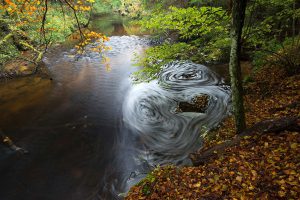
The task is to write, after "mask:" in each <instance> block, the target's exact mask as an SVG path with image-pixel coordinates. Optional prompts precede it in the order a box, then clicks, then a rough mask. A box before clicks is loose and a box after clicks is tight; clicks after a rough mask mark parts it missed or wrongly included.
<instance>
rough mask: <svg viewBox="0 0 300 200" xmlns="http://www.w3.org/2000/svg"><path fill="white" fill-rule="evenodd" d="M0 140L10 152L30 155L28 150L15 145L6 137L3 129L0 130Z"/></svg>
mask: <svg viewBox="0 0 300 200" xmlns="http://www.w3.org/2000/svg"><path fill="white" fill-rule="evenodd" d="M0 140H1V143H3V144H4V145H5V146H6V147H8V148H9V149H10V150H12V151H14V152H18V153H20V154H27V153H28V151H27V150H25V149H23V148H21V147H18V146H17V145H15V144H14V142H13V141H12V140H11V139H10V138H9V137H8V136H6V135H5V134H4V133H3V131H2V130H1V129H0Z"/></svg>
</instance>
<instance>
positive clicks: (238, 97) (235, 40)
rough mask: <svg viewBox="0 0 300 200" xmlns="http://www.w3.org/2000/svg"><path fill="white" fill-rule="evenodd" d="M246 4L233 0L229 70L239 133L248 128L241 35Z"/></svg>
mask: <svg viewBox="0 0 300 200" xmlns="http://www.w3.org/2000/svg"><path fill="white" fill-rule="evenodd" d="M246 5H247V0H233V1H232V24H231V25H232V27H231V52H230V63H229V71H230V78H231V88H232V101H233V110H234V117H235V123H236V129H237V132H238V133H240V132H242V131H243V130H244V129H245V128H246V122H245V111H244V100H243V86H242V78H241V65H240V54H241V35H242V29H243V26H244V19H245V10H246Z"/></svg>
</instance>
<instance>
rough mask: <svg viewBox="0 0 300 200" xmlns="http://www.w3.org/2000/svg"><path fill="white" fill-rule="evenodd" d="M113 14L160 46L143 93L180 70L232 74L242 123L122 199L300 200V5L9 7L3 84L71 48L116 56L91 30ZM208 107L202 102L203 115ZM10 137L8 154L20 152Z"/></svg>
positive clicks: (224, 127) (185, 1)
mask: <svg viewBox="0 0 300 200" xmlns="http://www.w3.org/2000/svg"><path fill="white" fill-rule="evenodd" d="M104 13H114V14H116V15H120V16H123V17H127V18H129V19H130V21H131V23H132V24H135V25H137V26H138V27H139V28H140V31H141V32H143V33H145V35H146V34H147V35H150V37H151V40H152V43H153V45H151V46H150V47H148V48H147V49H146V50H145V51H144V53H143V54H142V55H140V54H136V55H135V58H134V62H135V64H136V65H137V66H142V68H141V69H140V70H138V71H136V72H134V73H133V74H132V77H133V79H134V80H135V84H139V83H143V82H149V81H151V80H153V79H157V77H158V75H159V73H160V71H161V70H162V69H163V67H164V66H165V65H166V64H167V63H169V62H171V61H174V60H179V61H180V60H189V61H192V62H194V63H197V64H202V65H206V66H215V67H217V68H218V67H219V68H225V69H226V72H227V76H226V77H225V78H226V80H225V82H226V84H227V85H230V88H231V92H232V93H231V94H232V107H233V109H232V114H231V115H230V116H228V117H227V118H226V119H225V120H224V121H222V122H221V124H220V125H219V126H218V127H217V128H214V129H213V130H211V131H210V133H209V134H207V136H206V137H205V138H204V144H203V146H202V147H201V148H200V149H198V150H197V151H196V152H193V153H191V154H190V156H189V157H190V159H191V160H192V163H193V166H174V165H163V166H159V165H158V166H154V167H153V169H152V171H151V172H149V173H148V174H147V176H146V177H145V178H144V179H143V180H142V181H140V182H139V183H138V184H136V185H134V186H133V187H132V188H131V189H130V190H129V192H128V193H127V194H122V195H121V196H123V197H124V198H125V199H128V200H131V199H132V200H136V199H295V200H296V199H299V198H300V134H299V133H300V118H299V117H300V2H299V1H297V0H285V1H282V0H241V1H238V0H221V1H220V0H2V2H1V4H0V80H1V81H2V80H8V79H15V78H18V77H24V76H31V75H32V74H36V73H43V70H44V69H45V66H43V57H44V55H45V54H47V52H48V50H49V49H51V48H52V47H53V46H55V45H58V44H63V43H64V42H66V41H70V40H72V41H73V42H74V41H75V43H76V44H75V45H74V46H75V49H76V55H81V54H84V53H85V51H86V47H87V46H88V45H90V44H91V43H94V42H97V46H95V47H94V48H93V51H95V52H99V53H102V52H107V51H110V47H108V46H106V45H105V42H107V41H109V40H110V39H109V37H108V36H106V35H104V34H103V33H101V32H96V31H93V30H90V29H89V26H90V23H91V22H92V21H93V19H94V17H95V16H97V15H102V14H104ZM103 60H104V62H108V60H109V58H107V57H106V56H103ZM108 73H109V72H108ZM0 103H1V101H0ZM207 103H208V102H207V100H206V99H204V100H201V99H199V101H197V102H195V104H196V107H197V106H198V107H197V108H199V107H200V108H201V109H202V108H203V107H205V105H206V104H207ZM192 106H193V105H192ZM197 108H196V109H197ZM187 109H188V110H189V109H193V108H187ZM0 132H1V127H0ZM4 134H5V133H1V137H2V145H6V146H7V147H9V148H11V149H12V150H18V147H16V145H15V144H14V142H13V141H12V140H11V139H10V138H9V137H8V136H6V135H4ZM1 137H0V138H1ZM0 199H1V194H0Z"/></svg>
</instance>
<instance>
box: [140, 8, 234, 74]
mask: <svg viewBox="0 0 300 200" xmlns="http://www.w3.org/2000/svg"><path fill="white" fill-rule="evenodd" d="M139 23H140V24H141V25H142V27H143V28H145V29H148V30H149V29H150V30H154V32H156V33H159V34H161V35H167V36H168V35H173V37H174V35H175V37H176V38H175V40H177V41H178V42H179V43H174V44H169V43H164V44H162V45H160V46H156V47H151V48H149V49H148V50H146V52H145V55H144V56H143V57H139V58H137V59H136V60H137V63H138V65H139V66H144V68H143V69H142V70H141V71H140V72H137V73H135V76H136V78H137V79H138V80H151V79H154V78H156V76H157V74H158V72H159V70H160V69H161V67H162V66H163V65H164V64H166V63H168V62H170V61H172V60H191V61H194V62H197V63H212V62H221V61H226V60H227V59H228V57H229V56H228V55H229V50H230V37H229V17H228V16H227V14H226V12H225V11H224V10H223V9H222V8H220V7H201V8H196V7H188V8H177V7H170V8H169V9H168V10H166V11H165V12H162V11H161V10H160V11H156V12H154V13H153V14H151V15H150V16H148V17H146V18H144V19H143V20H141V21H140V22H139Z"/></svg>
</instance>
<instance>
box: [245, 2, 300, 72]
mask: <svg viewBox="0 0 300 200" xmlns="http://www.w3.org/2000/svg"><path fill="white" fill-rule="evenodd" d="M296 6H297V4H296V1H294V0H287V1H280V0H271V1H270V0H257V1H255V2H252V3H250V4H249V6H248V9H247V20H246V25H247V28H245V29H244V44H243V45H244V48H245V49H247V50H248V51H246V52H245V53H247V54H249V55H250V56H251V57H252V59H253V64H254V66H255V67H256V68H259V67H261V66H264V65H268V64H271V65H274V64H276V65H280V66H282V67H284V68H286V69H287V71H288V72H289V73H292V72H293V71H295V70H296V71H297V66H299V61H298V60H297V58H299V57H300V54H299V51H298V50H297V49H299V43H298V42H297V41H299V39H297V36H296V35H295V34H296V33H297V32H299V26H297V21H298V22H299V20H300V8H298V7H296ZM298 24H299V23H298ZM297 52H298V53H297ZM297 63H298V64H297Z"/></svg>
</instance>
